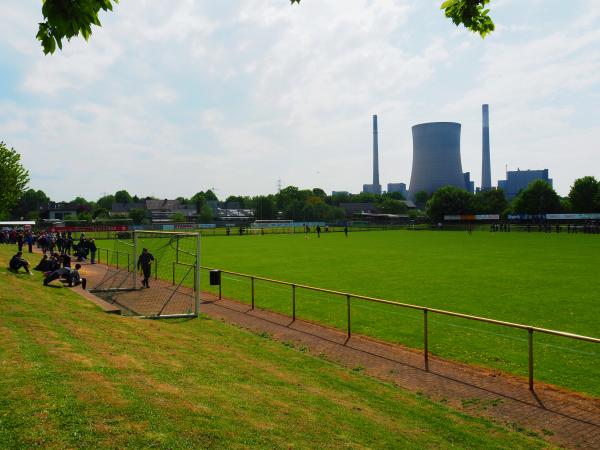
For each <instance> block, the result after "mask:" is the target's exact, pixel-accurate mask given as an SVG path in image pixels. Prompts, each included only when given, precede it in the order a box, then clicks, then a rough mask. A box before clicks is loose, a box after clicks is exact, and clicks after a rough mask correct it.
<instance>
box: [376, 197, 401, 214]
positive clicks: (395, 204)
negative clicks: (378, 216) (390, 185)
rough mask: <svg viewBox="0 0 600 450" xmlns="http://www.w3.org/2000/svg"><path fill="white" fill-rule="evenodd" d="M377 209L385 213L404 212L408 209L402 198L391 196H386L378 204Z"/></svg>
mask: <svg viewBox="0 0 600 450" xmlns="http://www.w3.org/2000/svg"><path fill="white" fill-rule="evenodd" d="M379 209H380V211H381V212H382V213H385V214H404V213H405V212H406V211H408V207H407V206H406V203H404V202H403V201H402V200H394V199H393V198H386V199H385V200H383V202H381V204H380V205H379Z"/></svg>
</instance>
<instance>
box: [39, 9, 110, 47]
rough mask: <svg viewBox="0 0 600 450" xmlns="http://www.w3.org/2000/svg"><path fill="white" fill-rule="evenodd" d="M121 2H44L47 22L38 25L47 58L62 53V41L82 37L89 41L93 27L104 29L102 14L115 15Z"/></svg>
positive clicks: (44, 13)
mask: <svg viewBox="0 0 600 450" xmlns="http://www.w3.org/2000/svg"><path fill="white" fill-rule="evenodd" d="M118 2H119V0H42V15H43V16H44V22H42V23H40V24H39V28H38V33H37V36H36V37H37V39H38V40H40V41H41V43H42V48H43V50H44V53H45V54H48V53H54V51H55V50H56V47H58V48H59V49H61V50H62V40H63V39H65V38H66V39H67V40H68V41H70V40H71V38H73V37H75V36H78V35H79V34H81V35H82V36H83V37H84V39H85V40H86V41H87V40H88V39H89V38H90V36H91V35H92V25H96V26H101V24H100V20H99V19H98V13H99V12H100V10H101V9H102V10H104V11H112V8H113V3H118Z"/></svg>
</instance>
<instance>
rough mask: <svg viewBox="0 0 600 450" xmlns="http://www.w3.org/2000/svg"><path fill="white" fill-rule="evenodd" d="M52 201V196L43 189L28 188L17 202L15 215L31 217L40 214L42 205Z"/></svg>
mask: <svg viewBox="0 0 600 450" xmlns="http://www.w3.org/2000/svg"><path fill="white" fill-rule="evenodd" d="M48 203H50V198H49V197H48V196H47V195H46V194H45V193H44V191H41V190H37V191H36V190H35V189H28V190H27V191H25V192H24V193H23V196H22V197H21V199H20V200H19V202H18V203H17V206H16V207H15V209H14V211H13V215H14V216H15V217H29V218H31V215H32V213H35V214H39V210H40V207H42V206H44V205H47V204H48Z"/></svg>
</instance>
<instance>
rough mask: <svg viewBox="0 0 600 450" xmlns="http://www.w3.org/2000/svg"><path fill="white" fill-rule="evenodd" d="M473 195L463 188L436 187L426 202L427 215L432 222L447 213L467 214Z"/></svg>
mask: <svg viewBox="0 0 600 450" xmlns="http://www.w3.org/2000/svg"><path fill="white" fill-rule="evenodd" d="M472 198H473V195H472V194H470V193H469V192H467V191H465V190H464V189H459V188H457V187H454V186H444V187H443V188H440V189H438V190H437V191H436V192H435V193H434V194H433V195H432V196H431V199H429V201H428V202H427V215H428V216H429V218H430V219H431V220H433V221H434V222H438V221H440V220H443V219H444V216H445V215H447V214H469V213H470V212H471V204H472Z"/></svg>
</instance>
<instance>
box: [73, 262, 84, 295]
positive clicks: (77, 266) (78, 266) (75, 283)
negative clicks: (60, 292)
mask: <svg viewBox="0 0 600 450" xmlns="http://www.w3.org/2000/svg"><path fill="white" fill-rule="evenodd" d="M80 269H81V264H75V269H73V270H71V272H70V273H69V287H73V286H79V285H80V284H81V288H82V289H83V290H85V287H86V285H87V280H86V279H85V278H82V277H81V274H80V273H79V270H80Z"/></svg>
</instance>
